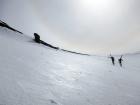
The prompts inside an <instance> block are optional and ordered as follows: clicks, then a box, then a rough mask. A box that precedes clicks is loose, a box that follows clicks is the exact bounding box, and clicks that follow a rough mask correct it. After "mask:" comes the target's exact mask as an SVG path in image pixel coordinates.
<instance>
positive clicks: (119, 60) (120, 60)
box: [118, 56, 123, 67]
mask: <svg viewBox="0 0 140 105" xmlns="http://www.w3.org/2000/svg"><path fill="white" fill-rule="evenodd" d="M122 61H123V59H122V56H121V57H120V58H119V59H118V62H119V64H120V66H121V67H122Z"/></svg>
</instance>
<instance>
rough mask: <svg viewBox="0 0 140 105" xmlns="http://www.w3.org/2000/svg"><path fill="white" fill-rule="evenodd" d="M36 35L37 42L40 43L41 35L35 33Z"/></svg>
mask: <svg viewBox="0 0 140 105" xmlns="http://www.w3.org/2000/svg"><path fill="white" fill-rule="evenodd" d="M34 37H35V41H36V42H37V43H40V42H41V41H40V36H39V35H38V34H37V33H34Z"/></svg>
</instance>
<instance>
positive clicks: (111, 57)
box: [109, 55, 115, 65]
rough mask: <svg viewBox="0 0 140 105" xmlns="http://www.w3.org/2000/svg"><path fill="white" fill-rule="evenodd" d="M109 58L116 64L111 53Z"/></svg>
mask: <svg viewBox="0 0 140 105" xmlns="http://www.w3.org/2000/svg"><path fill="white" fill-rule="evenodd" d="M109 58H110V59H111V61H112V64H113V65H115V58H114V57H113V56H112V55H110V57H109Z"/></svg>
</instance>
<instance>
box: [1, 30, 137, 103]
mask: <svg viewBox="0 0 140 105" xmlns="http://www.w3.org/2000/svg"><path fill="white" fill-rule="evenodd" d="M0 39H1V41H0V48H1V49H0V55H1V57H0V105H140V54H137V55H125V56H124V62H123V67H122V68H121V67H119V65H118V63H117V62H116V65H115V66H112V64H111V61H110V59H109V58H107V57H101V56H83V55H77V54H71V53H66V52H63V51H60V50H54V49H51V48H48V47H45V46H43V45H41V44H37V43H34V42H33V40H32V38H31V37H28V36H27V35H22V34H19V33H15V32H13V31H10V30H8V29H5V28H1V27H0ZM116 58H118V57H117V56H116Z"/></svg>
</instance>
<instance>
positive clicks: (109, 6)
mask: <svg viewBox="0 0 140 105" xmlns="http://www.w3.org/2000/svg"><path fill="white" fill-rule="evenodd" d="M116 1H117V0H79V2H80V5H81V8H82V9H83V10H85V11H87V12H93V13H95V14H96V13H97V14H99V15H104V14H109V13H111V12H112V10H114V9H115V8H117V2H116Z"/></svg>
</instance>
